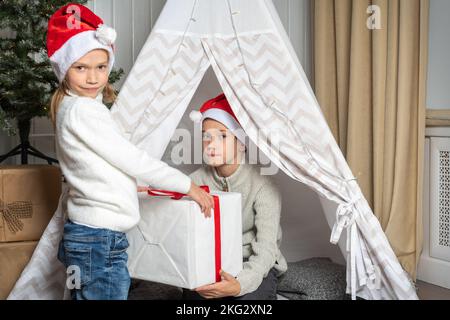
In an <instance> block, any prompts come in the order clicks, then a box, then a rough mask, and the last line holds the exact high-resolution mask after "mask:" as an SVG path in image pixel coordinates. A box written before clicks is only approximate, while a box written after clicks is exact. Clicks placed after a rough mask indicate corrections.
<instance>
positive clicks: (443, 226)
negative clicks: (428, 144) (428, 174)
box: [439, 151, 450, 247]
mask: <svg viewBox="0 0 450 320" xmlns="http://www.w3.org/2000/svg"><path fill="white" fill-rule="evenodd" d="M439 245H440V246H444V247H450V151H439Z"/></svg>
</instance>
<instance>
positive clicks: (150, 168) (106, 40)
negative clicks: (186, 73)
mask: <svg viewBox="0 0 450 320" xmlns="http://www.w3.org/2000/svg"><path fill="white" fill-rule="evenodd" d="M115 38H116V33H115V31H114V30H113V29H111V28H108V27H106V26H105V25H104V24H103V21H102V19H101V18H99V17H98V16H96V15H95V14H94V13H93V12H92V11H90V10H89V9H88V8H86V7H84V6H82V5H79V4H68V5H66V6H64V7H62V8H61V9H59V10H58V11H57V12H56V13H55V14H54V15H53V16H52V17H51V18H50V21H49V23H48V34H47V49H48V55H49V58H50V61H51V64H52V66H53V68H54V71H55V74H56V76H57V77H58V79H59V82H60V87H59V89H58V90H57V91H56V93H55V95H54V97H53V99H52V103H51V114H52V119H53V121H54V124H55V130H56V149H57V157H58V160H59V163H60V165H61V170H62V172H63V174H64V176H65V178H66V180H67V183H68V186H69V193H68V194H69V195H68V202H67V213H68V218H69V220H68V221H67V222H66V224H65V225H64V234H63V238H62V241H61V243H60V249H59V253H58V258H59V259H60V261H61V262H63V263H64V264H65V266H66V267H67V268H68V272H69V273H70V274H71V278H72V279H74V280H75V281H74V283H72V284H71V287H70V289H72V290H71V294H72V298H73V299H77V300H81V299H87V300H91V299H95V300H97V299H102V300H110V299H111V300H118V299H127V296H128V290H129V286H130V276H129V274H128V269H127V253H126V249H127V247H128V241H127V237H126V234H125V233H126V232H127V231H128V230H130V229H132V228H133V227H134V226H135V225H136V224H137V223H138V221H139V218H140V217H139V205H138V197H137V190H136V188H137V185H136V178H138V179H140V180H142V181H144V182H145V183H147V184H149V185H151V186H152V187H155V188H160V189H165V190H171V191H176V192H180V193H188V194H189V195H190V196H191V197H192V198H193V199H194V200H195V201H197V202H198V203H199V205H200V206H201V208H202V211H203V212H204V213H205V215H207V216H209V215H210V214H211V213H210V210H211V208H212V207H213V205H214V202H213V199H212V197H211V196H210V195H209V194H207V193H206V192H205V191H203V190H202V189H200V188H199V187H198V186H197V185H195V184H194V183H192V182H191V179H190V178H189V177H187V176H186V175H184V174H183V173H181V172H180V171H178V170H176V169H173V168H171V167H169V166H168V165H167V164H165V163H163V162H161V161H159V160H156V159H153V158H152V157H150V155H148V154H147V153H146V152H145V151H143V150H140V149H138V148H136V147H135V146H134V145H132V144H131V143H130V142H129V141H128V140H126V139H125V138H124V137H123V136H122V133H121V132H120V131H119V130H118V128H117V125H116V124H115V123H114V120H113V119H112V117H111V114H110V112H109V110H108V108H107V107H106V106H105V105H104V104H103V103H102V102H103V100H104V98H109V99H110V100H112V99H113V98H114V94H113V90H112V87H111V86H110V85H109V84H108V76H109V73H110V71H111V68H112V66H113V64H114V50H113V49H114V47H113V44H114V40H115ZM103 93H105V97H104V96H103Z"/></svg>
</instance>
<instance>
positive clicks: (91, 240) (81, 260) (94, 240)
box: [58, 221, 130, 300]
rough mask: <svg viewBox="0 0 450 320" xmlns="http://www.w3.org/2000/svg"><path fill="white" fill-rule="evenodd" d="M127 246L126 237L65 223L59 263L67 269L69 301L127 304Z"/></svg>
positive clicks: (117, 233)
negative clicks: (118, 302) (121, 301)
mask: <svg viewBox="0 0 450 320" xmlns="http://www.w3.org/2000/svg"><path fill="white" fill-rule="evenodd" d="M128 246H129V245H128V240H127V237H126V235H125V233H122V232H116V231H112V230H108V229H94V228H89V227H86V226H82V225H78V224H75V223H73V222H71V221H67V222H66V224H65V225H64V235H63V239H62V240H61V243H60V245H59V250H58V259H59V260H60V261H61V262H62V263H63V264H64V265H65V266H66V268H68V269H67V273H68V281H67V285H68V286H69V285H70V287H69V289H71V296H72V299H73V300H126V299H127V297H128V290H129V288H130V275H129V273H128V268H127V261H128V255H127V253H126V250H127V248H128ZM77 277H78V278H77ZM72 280H73V281H72Z"/></svg>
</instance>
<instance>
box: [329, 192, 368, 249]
mask: <svg viewBox="0 0 450 320" xmlns="http://www.w3.org/2000/svg"><path fill="white" fill-rule="evenodd" d="M359 200H361V195H358V196H354V197H353V198H352V199H351V200H350V201H348V202H343V203H341V204H339V206H338V208H337V210H336V223H335V224H334V226H333V230H332V231H331V238H330V242H331V243H332V244H337V243H338V242H339V239H340V238H341V234H342V231H343V230H344V229H345V228H348V227H350V226H351V225H353V224H354V223H355V219H356V213H357V210H356V208H355V205H356V203H357V202H358V201H359Z"/></svg>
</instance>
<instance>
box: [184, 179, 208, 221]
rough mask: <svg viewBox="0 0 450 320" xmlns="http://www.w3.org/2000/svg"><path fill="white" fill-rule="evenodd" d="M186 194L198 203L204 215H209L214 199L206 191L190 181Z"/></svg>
mask: <svg viewBox="0 0 450 320" xmlns="http://www.w3.org/2000/svg"><path fill="white" fill-rule="evenodd" d="M188 196H189V197H191V198H192V199H193V200H194V201H195V202H197V203H198V204H199V205H200V208H201V209H202V212H203V214H204V215H205V217H207V218H208V217H211V209H213V208H214V199H213V197H212V196H211V195H210V194H209V193H208V192H206V191H205V190H203V189H202V188H200V187H199V186H197V185H196V184H195V183H193V182H192V184H191V190H189V193H188Z"/></svg>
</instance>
